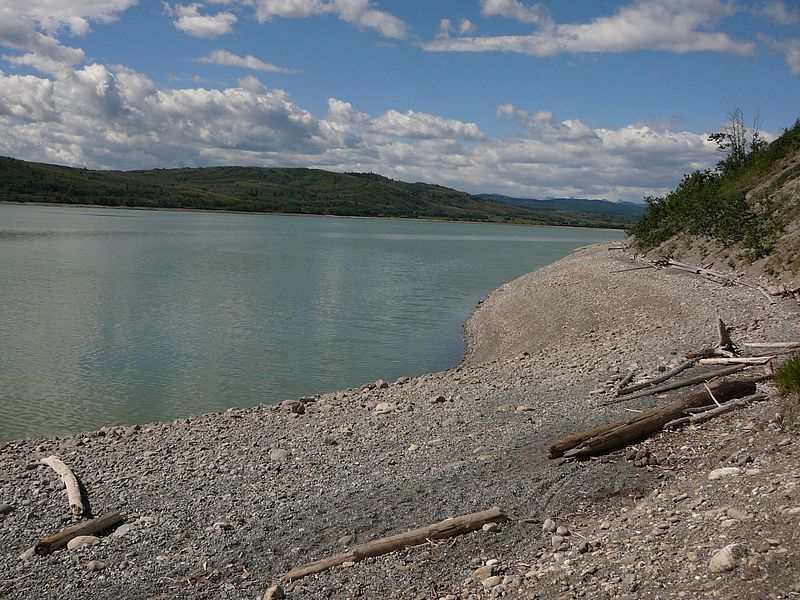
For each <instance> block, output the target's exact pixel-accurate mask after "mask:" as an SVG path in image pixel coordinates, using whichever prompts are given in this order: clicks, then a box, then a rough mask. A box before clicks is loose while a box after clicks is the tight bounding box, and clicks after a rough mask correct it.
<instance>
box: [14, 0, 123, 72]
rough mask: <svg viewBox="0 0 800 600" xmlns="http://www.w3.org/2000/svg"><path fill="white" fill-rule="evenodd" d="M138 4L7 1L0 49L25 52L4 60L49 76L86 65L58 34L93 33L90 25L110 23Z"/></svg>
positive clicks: (88, 0) (91, 0)
mask: <svg viewBox="0 0 800 600" xmlns="http://www.w3.org/2000/svg"><path fill="white" fill-rule="evenodd" d="M135 2H136V0H71V1H69V2H64V1H63V0H30V1H28V0H4V2H3V4H2V6H1V7H0V46H5V47H6V48H9V49H11V50H15V51H18V52H21V54H4V55H3V59H4V60H6V61H8V62H10V63H12V64H16V65H27V66H31V67H33V68H35V69H38V70H40V71H42V72H45V73H56V72H58V71H59V70H60V69H63V68H64V67H66V66H69V65H73V64H77V63H80V62H83V60H84V58H85V56H84V52H83V50H81V49H80V48H73V47H70V46H66V45H64V44H62V43H61V42H60V41H59V40H58V37H57V36H58V33H59V31H60V30H62V29H69V31H70V33H71V34H72V35H75V36H81V35H86V34H87V33H89V31H91V25H90V22H100V23H108V22H110V21H113V20H115V19H117V18H118V16H119V14H120V13H121V12H122V11H124V10H126V9H127V8H128V7H130V6H131V5H133V4H135Z"/></svg>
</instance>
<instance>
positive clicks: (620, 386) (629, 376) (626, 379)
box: [614, 369, 636, 396]
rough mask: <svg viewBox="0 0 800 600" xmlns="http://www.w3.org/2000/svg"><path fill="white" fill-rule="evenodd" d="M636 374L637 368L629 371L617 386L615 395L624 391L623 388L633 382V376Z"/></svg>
mask: <svg viewBox="0 0 800 600" xmlns="http://www.w3.org/2000/svg"><path fill="white" fill-rule="evenodd" d="M635 374H636V369H631V370H630V371H628V373H627V375H625V377H623V378H622V379H621V380H620V382H619V383H618V384H617V386H616V387H615V388H614V395H615V396H619V395H620V394H621V393H622V390H623V389H625V387H626V386H627V385H628V384H629V383H630V382H631V379H633V376H634V375H635Z"/></svg>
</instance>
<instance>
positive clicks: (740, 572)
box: [0, 244, 800, 600]
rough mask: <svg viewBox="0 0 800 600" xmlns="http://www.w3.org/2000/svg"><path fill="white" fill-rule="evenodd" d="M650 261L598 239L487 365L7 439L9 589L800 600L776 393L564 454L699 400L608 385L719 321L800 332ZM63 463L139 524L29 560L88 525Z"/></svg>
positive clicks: (537, 290) (787, 459)
mask: <svg viewBox="0 0 800 600" xmlns="http://www.w3.org/2000/svg"><path fill="white" fill-rule="evenodd" d="M639 265H640V263H634V262H633V261H632V260H631V259H630V258H629V257H627V256H625V255H624V254H623V253H622V252H620V251H616V250H613V249H610V248H609V245H608V244H603V245H595V246H591V247H588V248H584V249H581V250H579V251H577V252H575V253H573V254H572V255H570V256H568V257H567V258H565V259H563V260H561V261H559V262H557V263H554V264H552V265H550V266H548V267H545V268H543V269H541V270H539V271H536V272H534V273H530V274H528V275H525V276H523V277H520V278H518V279H516V280H514V281H512V282H510V283H508V284H506V285H504V286H502V287H501V288H499V289H498V290H496V291H494V292H493V293H492V294H491V295H490V296H489V297H488V298H487V299H486V300H485V301H484V302H482V303H481V304H480V305H479V306H478V307H477V308H476V310H475V311H474V313H473V314H472V315H471V317H470V319H469V320H468V322H467V323H466V324H465V327H464V336H465V341H466V356H465V358H464V360H463V362H462V363H461V364H460V365H458V366H457V367H455V368H453V369H451V370H448V371H444V372H440V373H431V374H427V375H422V376H419V377H414V378H401V379H399V380H397V381H395V382H388V383H386V382H383V381H377V382H371V383H369V384H367V385H364V386H363V387H361V388H360V389H349V390H343V391H340V392H336V393H331V394H325V395H321V396H315V397H308V398H301V399H297V400H293V401H287V402H284V403H283V404H281V405H278V406H259V407H255V408H246V409H230V410H228V411H226V412H224V413H221V414H209V415H202V416H196V417H191V418H188V419H179V420H177V421H174V422H169V423H156V424H146V425H141V426H135V427H107V428H103V429H101V430H100V431H94V432H87V433H84V434H80V435H74V436H68V437H63V438H57V439H56V438H48V439H28V440H20V441H15V442H10V443H7V444H5V445H4V446H2V448H0V512H3V513H4V514H3V515H0V552H2V558H1V559H0V596H2V597H6V598H19V599H28V598H74V599H77V598H125V599H138V598H142V599H144V598H148V599H149V598H192V599H196V598H231V599H234V598H237V599H238V598H242V599H244V598H247V599H251V600H252V599H256V598H257V599H261V598H262V597H267V598H270V597H271V598H278V597H281V593H284V594H285V595H286V597H287V598H356V597H360V598H368V599H370V598H402V599H405V598H409V599H414V598H420V599H421V598H431V599H434V598H448V600H454V599H456V598H496V597H520V598H619V597H628V598H672V597H686V598H696V597H700V596H703V595H707V596H708V597H720V598H732V597H737V598H788V597H800V551H798V548H800V539H799V538H800V533H799V531H800V487H798V486H799V485H800V466H798V465H800V461H798V455H799V454H800V453H799V452H798V450H799V449H800V446H798V438H797V436H796V435H795V434H793V433H791V432H789V431H786V430H784V429H783V428H782V425H781V423H780V422H779V420H778V419H776V418H775V414H776V413H777V412H778V403H777V400H768V401H766V402H761V403H757V404H754V405H753V406H751V407H748V408H746V409H744V410H741V411H737V412H734V413H731V414H729V415H726V416H724V417H720V418H718V419H715V420H713V421H710V422H709V423H707V424H704V425H702V426H696V427H691V428H688V429H684V430H679V431H677V432H669V433H662V434H659V435H657V436H655V437H653V438H651V439H649V440H647V441H646V442H643V443H641V444H637V445H636V446H634V447H632V448H633V453H631V448H628V449H624V450H620V451H617V452H614V453H611V454H609V455H607V456H605V457H602V458H600V459H597V460H594V459H593V460H588V461H582V462H565V461H562V460H549V459H548V458H547V451H546V446H547V444H548V443H550V442H552V441H554V440H556V439H558V438H559V437H562V436H564V435H567V434H570V433H574V432H576V431H578V430H581V429H585V428H587V427H590V426H593V425H597V424H601V423H603V422H606V421H610V420H612V419H617V418H623V417H627V416H630V415H631V414H632V413H631V412H630V411H631V410H633V411H637V410H644V409H646V408H649V407H652V406H655V405H657V404H660V403H663V402H664V398H667V399H671V398H677V397H680V396H681V394H685V390H683V391H681V390H679V391H676V392H672V393H670V394H667V395H666V396H664V397H662V398H654V397H645V398H640V399H636V400H631V401H630V402H626V403H620V404H616V405H612V406H605V407H603V406H601V403H602V402H603V401H605V400H607V399H608V398H609V393H608V389H609V388H608V387H604V386H603V384H604V383H605V382H607V381H609V380H612V379H613V378H615V377H617V378H618V377H619V376H620V375H624V374H625V373H627V372H628V371H629V370H630V369H632V368H634V369H636V378H637V379H639V378H646V377H649V376H652V375H654V374H657V373H658V372H659V371H663V370H664V369H668V368H670V367H672V366H675V365H677V364H678V363H680V362H681V361H682V360H683V356H684V354H685V353H687V352H689V351H692V350H698V349H700V348H703V347H706V346H708V345H710V344H712V343H713V342H714V341H716V332H715V326H716V325H715V324H716V316H717V313H719V314H720V315H721V316H722V318H723V319H724V320H725V321H726V323H727V324H728V325H729V326H732V327H733V331H732V335H733V337H734V339H735V340H737V341H779V340H796V339H799V338H800V319H799V318H798V316H800V307H799V306H798V304H797V302H796V301H793V300H785V301H778V302H775V303H773V304H770V303H769V301H768V300H767V299H766V298H764V297H763V296H762V295H760V294H759V293H758V292H757V291H755V290H753V289H749V288H746V287H740V286H736V287H723V286H721V285H719V284H717V283H713V282H711V281H708V280H705V279H702V278H700V277H698V276H695V275H693V274H689V273H685V272H677V271H670V270H655V269H640V270H629V269H631V268H632V267H636V266H639ZM706 368H708V369H711V368H710V367H694V368H693V371H695V370H696V371H698V372H701V371H700V370H701V369H706ZM764 389H765V391H768V392H769V391H770V388H769V387H765V388H764ZM52 454H55V455H57V456H59V457H60V458H61V459H62V460H63V461H64V462H65V463H66V464H68V465H69V466H70V467H71V468H72V469H73V470H74V472H75V473H76V474H77V475H78V476H79V477H80V479H81V482H82V484H83V485H84V487H85V490H86V496H87V498H88V501H89V503H90V509H91V513H92V514H93V515H94V516H99V515H102V514H104V513H107V512H109V511H112V510H123V511H126V520H125V525H123V526H121V527H119V528H118V529H116V530H115V531H114V532H113V533H107V534H104V535H101V536H99V543H95V545H91V544H89V545H87V546H85V547H83V548H80V549H74V550H69V549H67V548H64V549H62V550H58V551H56V552H54V553H52V554H50V555H47V556H36V555H33V556H27V557H23V558H21V556H23V555H25V554H26V550H28V549H29V548H31V547H32V545H33V544H34V543H35V542H36V541H37V540H39V539H41V538H43V537H45V536H47V535H50V534H52V533H54V532H56V531H58V530H60V529H62V528H64V527H66V526H68V525H70V524H72V523H74V522H77V521H78V520H79V519H78V518H77V517H73V516H72V515H71V514H70V513H69V507H68V504H67V498H66V492H65V491H64V489H63V485H62V484H61V482H60V480H59V478H58V476H57V475H56V474H55V472H53V471H52V470H50V469H49V468H48V467H46V466H44V465H42V464H39V463H38V460H39V459H40V458H42V457H45V456H49V455H52ZM720 469H727V471H725V473H724V474H723V475H720V476H718V477H717V476H714V477H712V478H709V474H711V473H712V472H714V471H719V470H720ZM492 506H499V507H501V508H502V509H503V510H504V511H505V512H506V513H507V514H508V516H509V518H510V520H509V521H508V522H507V523H503V524H501V525H499V526H498V527H495V528H488V529H490V530H489V531H483V530H481V531H477V532H474V533H471V534H467V535H463V536H460V537H457V538H453V539H452V540H447V541H440V542H430V543H427V544H424V545H422V546H418V547H415V548H410V549H407V550H404V551H401V552H396V553H393V554H389V555H385V556H382V557H379V558H373V559H367V560H365V561H362V562H360V563H357V564H355V565H346V566H341V567H336V568H334V569H331V570H330V571H327V572H325V573H322V574H319V575H316V576H312V577H308V578H305V579H301V580H299V581H297V582H295V583H291V584H282V588H281V590H273V591H270V592H268V590H269V588H271V586H274V585H276V584H278V583H279V579H280V576H281V574H283V573H284V572H285V571H287V570H289V569H291V568H292V567H295V566H299V565H301V564H305V563H307V562H310V561H313V560H316V559H319V558H323V557H325V556H328V555H331V554H335V553H338V552H341V551H343V550H345V549H346V548H348V547H350V546H352V545H354V544H359V543H362V542H365V541H369V540H371V539H374V538H377V537H381V536H386V535H391V534H394V533H400V532H402V531H405V530H407V529H411V528H415V527H421V526H424V525H428V524H431V523H435V522H438V521H441V520H443V519H446V518H448V517H452V516H457V515H460V514H464V513H470V512H475V511H480V510H484V509H487V508H490V507H492ZM559 527H561V529H560V530H559V529H558V528H559ZM728 547H730V548H728ZM723 548H728V550H726V552H725V553H724V555H723V556H721V557H719V558H718V560H717V561H716V563H713V564H712V562H713V561H712V558H716V556H715V555H716V554H717V553H718V552H719V551H720V550H722V549H723ZM27 554H30V553H29V552H28V553H27ZM726 560H727V561H728V562H727V563H725V561H726ZM720 565H722V566H720ZM726 565H727V566H726ZM728 566H730V568H728ZM265 594H266V595H265Z"/></svg>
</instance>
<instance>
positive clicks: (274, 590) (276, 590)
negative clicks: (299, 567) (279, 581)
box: [262, 585, 286, 600]
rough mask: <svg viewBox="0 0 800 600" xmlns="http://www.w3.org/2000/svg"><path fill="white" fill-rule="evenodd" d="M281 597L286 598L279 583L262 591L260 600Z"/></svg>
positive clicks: (273, 599) (274, 599)
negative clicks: (262, 594)
mask: <svg viewBox="0 0 800 600" xmlns="http://www.w3.org/2000/svg"><path fill="white" fill-rule="evenodd" d="M283 598H286V594H284V593H283V588H282V587H281V586H279V585H273V586H272V587H271V588H269V589H268V590H267V591H266V592H264V596H263V597H262V600H282V599H283Z"/></svg>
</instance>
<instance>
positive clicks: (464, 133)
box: [372, 110, 484, 140]
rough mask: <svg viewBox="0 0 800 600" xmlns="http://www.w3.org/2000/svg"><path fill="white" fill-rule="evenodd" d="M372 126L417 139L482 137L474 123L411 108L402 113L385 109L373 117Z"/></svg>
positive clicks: (384, 131) (468, 138) (470, 138)
mask: <svg viewBox="0 0 800 600" xmlns="http://www.w3.org/2000/svg"><path fill="white" fill-rule="evenodd" d="M372 128H373V130H374V131H376V132H379V133H383V134H386V135H391V136H399V137H409V138H417V139H460V140H480V139H483V138H484V135H483V133H481V130H480V129H479V128H478V126H477V125H476V124H475V123H464V122H463V121H458V120H456V119H446V118H444V117H439V116H437V115H431V114H427V113H418V112H414V111H412V110H409V111H406V112H404V113H401V112H398V111H396V110H389V111H386V112H385V113H384V114H383V115H381V116H380V117H378V118H377V119H375V121H374V122H373V124H372Z"/></svg>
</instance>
